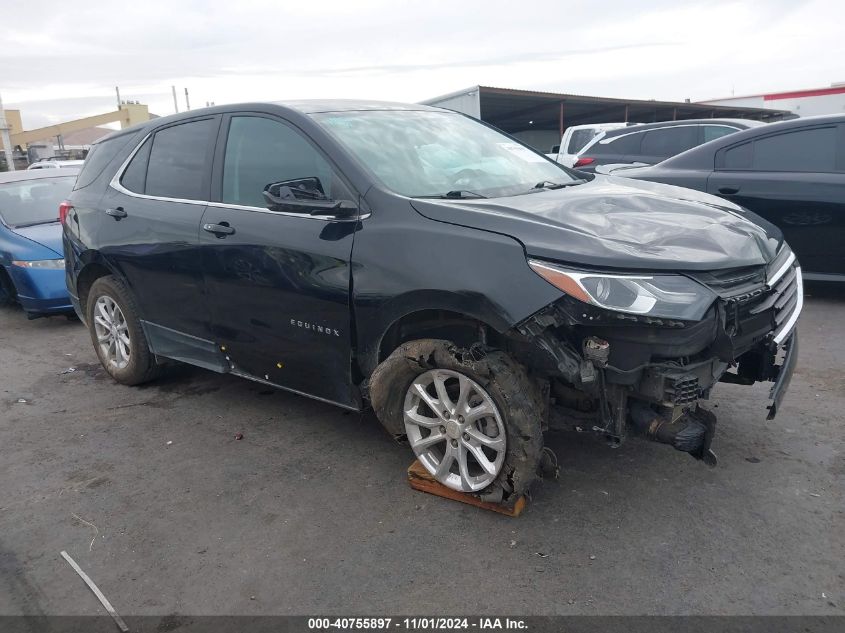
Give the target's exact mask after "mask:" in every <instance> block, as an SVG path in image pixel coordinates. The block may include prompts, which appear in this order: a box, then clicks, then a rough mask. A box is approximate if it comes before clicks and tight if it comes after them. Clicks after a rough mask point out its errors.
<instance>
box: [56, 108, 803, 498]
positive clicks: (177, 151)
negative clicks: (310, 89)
mask: <svg viewBox="0 0 845 633" xmlns="http://www.w3.org/2000/svg"><path fill="white" fill-rule="evenodd" d="M66 207H69V210H68V212H67V214H66V216H65V217H64V247H65V253H66V261H67V264H66V266H67V283H68V288H69V289H70V292H71V295H72V300H73V302H74V305H75V307H76V309H77V311H78V312H79V315H80V317H81V318H82V319H83V320H84V321H85V323H86V324H87V325H88V327H89V329H90V333H91V339H92V341H93V344H94V348H95V349H96V352H97V354H98V356H99V358H100V360H101V361H102V363H103V366H104V367H105V368H106V370H107V371H108V372H109V373H110V374H111V376H113V377H114V379H115V380H117V381H118V382H121V383H124V384H138V383H142V382H144V381H148V380H150V379H152V378H154V377H155V376H157V375H158V373H159V371H160V368H161V366H162V364H163V363H166V362H167V360H168V359H175V360H178V361H183V362H187V363H191V364H194V365H198V366H200V367H205V368H208V369H211V370H214V371H218V372H228V373H233V374H236V375H238V376H243V377H245V378H249V379H251V380H255V381H258V382H261V383H265V384H268V385H273V386H275V387H280V388H283V389H287V390H290V391H293V392H295V393H299V394H303V395H307V396H310V397H313V398H317V399H319V400H323V401H326V402H331V403H334V404H337V405H339V406H341V407H345V408H348V409H354V410H360V409H362V408H364V407H365V406H368V405H371V406H372V407H373V408H374V410H375V413H376V414H377V415H378V417H379V419H380V420H381V422H382V424H383V425H384V426H385V427H386V428H387V430H388V431H389V432H390V433H391V434H393V435H394V436H396V437H397V438H400V439H407V441H408V442H409V443H410V445H411V447H412V449H413V451H414V453H415V454H416V455H417V457H418V458H419V460H420V461H421V462H422V464H423V465H424V466H425V467H426V468H427V469H428V470H429V471H430V472H431V473H432V474H433V475H434V477H436V478H437V479H438V480H439V481H441V482H442V483H443V484H445V485H446V486H449V487H451V488H454V489H456V490H462V491H467V492H473V493H478V494H482V493H483V495H484V496H485V498H487V499H497V500H504V501H505V502H508V501H511V500H513V499H514V498H515V497H516V495H518V494H519V493H521V492H523V491H524V490H525V489H526V487H527V486H528V485H529V484H530V483H531V481H532V480H533V479H534V478H535V474H536V472H537V469H538V467H539V466H541V462H542V460H543V455H544V454H545V453H544V452H543V435H542V434H543V431H545V430H546V429H548V428H549V427H550V426H556V427H557V426H561V425H568V426H577V427H579V428H586V429H593V430H595V431H597V432H598V433H599V434H600V435H601V436H604V437H607V438H610V439H611V441H612V442H616V443H618V442H621V441H622V440H623V439H624V438H625V437H626V435H627V434H629V433H635V434H639V435H641V436H643V437H647V438H650V439H652V440H656V441H659V442H664V443H667V444H670V445H672V446H674V447H675V448H677V449H679V450H682V451H686V452H688V453H691V454H692V455H693V456H695V457H697V458H699V459H702V460H704V461H705V462H707V463H713V462H714V455H713V453H712V451H711V450H710V442H711V440H712V438H713V432H714V430H715V417H714V416H713V415H712V414H710V413H709V412H707V411H705V410H704V409H703V408H702V407H700V406H699V399H700V398H706V397H707V395H708V394H709V393H710V390H711V389H712V388H713V386H714V384H715V383H716V381H718V380H722V381H726V382H733V383H740V384H752V383H754V382H755V381H774V382H775V385H774V386H773V388H772V394H771V395H772V398H773V401H774V402H773V404H772V405H771V406H770V416H772V415H774V414H775V412H776V410H777V407H778V405H779V403H780V400H781V398H782V397H783V394H784V392H785V389H786V387H787V384H788V382H789V378H790V376H791V374H792V370H793V366H794V363H795V358H796V336H795V334H794V326H795V322H796V320H797V318H798V315H799V313H800V311H801V305H802V294H801V271H800V268H799V267H798V264H797V262H796V261H795V257H794V256H793V255H792V253H791V251H790V250H789V247H788V246H787V245H786V244H785V243H784V242H783V239H782V237H781V234H780V233H779V232H778V230H777V229H775V228H774V227H771V226H770V225H768V224H765V223H764V224H760V223H758V218H757V217H756V216H754V215H752V214H749V213H747V212H745V211H744V210H743V209H741V208H739V207H737V206H735V205H733V204H731V203H729V202H725V201H724V200H720V199H718V198H715V197H712V196H709V195H707V194H703V193H699V192H694V191H690V190H685V189H679V188H676V187H670V186H666V185H660V184H655V183H647V182H637V181H633V180H630V181H629V180H620V179H616V178H609V177H605V176H587V177H585V178H582V177H578V176H577V175H576V174H575V173H573V172H571V171H568V170H566V169H564V168H562V167H561V166H560V165H558V164H556V163H554V162H552V161H550V160H548V159H547V158H546V157H544V156H543V155H541V154H538V153H536V152H535V151H533V150H532V149H530V148H528V147H527V146H525V145H523V144H521V143H519V142H518V141H516V140H514V139H513V138H510V137H508V136H505V135H504V134H502V133H500V132H498V131H496V130H495V129H493V128H491V127H489V126H486V125H485V124H483V123H480V122H478V121H476V120H474V119H471V118H468V117H465V116H463V115H460V114H457V113H454V112H449V111H445V110H440V109H436V108H430V107H425V106H406V105H400V104H389V103H369V102H346V101H314V102H294V103H286V104H247V105H236V106H226V107H215V108H210V109H205V110H199V111H192V112H188V113H184V114H180V115H176V116H172V117H165V118H159V119H155V120H154V121H150V122H149V123H145V124H143V125H142V126H139V127H135V128H131V129H128V130H125V131H122V132H119V133H116V134H114V135H112V136H110V137H108V138H106V139H105V140H103V141H101V142H99V143H97V144H96V145H94V146H93V148H92V150H91V153H90V154H89V156H88V158H87V160H86V163H85V166H84V167H83V170H82V172H81V174H80V176H79V180H78V183H77V185H76V189H75V190H74V192H73V194H72V197H71V199H70V201H68V203H67V204H66ZM784 351H785V354H784V353H783V352H784Z"/></svg>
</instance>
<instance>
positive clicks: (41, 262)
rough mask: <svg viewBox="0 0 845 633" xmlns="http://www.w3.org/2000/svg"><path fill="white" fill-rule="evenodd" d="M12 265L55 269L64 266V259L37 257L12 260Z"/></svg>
mask: <svg viewBox="0 0 845 633" xmlns="http://www.w3.org/2000/svg"><path fill="white" fill-rule="evenodd" d="M12 265H13V266H20V267H21V268H39V269H42V270H43V269H45V268H46V269H49V270H57V269H59V268H62V269H63V268H64V267H65V260H63V259H38V260H35V261H31V262H24V261H19V260H16V261H13V262H12Z"/></svg>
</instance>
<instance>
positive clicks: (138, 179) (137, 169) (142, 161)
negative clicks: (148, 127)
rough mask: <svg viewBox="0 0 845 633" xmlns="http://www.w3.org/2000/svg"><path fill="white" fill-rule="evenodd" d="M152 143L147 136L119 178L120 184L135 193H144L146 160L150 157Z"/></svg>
mask: <svg viewBox="0 0 845 633" xmlns="http://www.w3.org/2000/svg"><path fill="white" fill-rule="evenodd" d="M152 145H153V140H152V138H148V139H147V140H146V141H144V144H143V145H141V149H139V150H138V151H137V152H135V156H133V157H132V160H131V162H130V163H129V165H128V166H127V167H126V171H124V172H123V177H122V178H121V179H120V184H121V185H123V186H124V187H126V188H127V189H129V191H134V192H135V193H144V187H145V185H146V182H147V162H148V160H149V158H150V148H151V147H152Z"/></svg>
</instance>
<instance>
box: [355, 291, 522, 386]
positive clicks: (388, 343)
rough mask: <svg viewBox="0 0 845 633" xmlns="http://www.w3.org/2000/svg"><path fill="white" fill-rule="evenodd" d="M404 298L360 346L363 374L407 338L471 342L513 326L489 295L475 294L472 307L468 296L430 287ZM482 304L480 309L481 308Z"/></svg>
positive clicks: (370, 371) (372, 368)
mask: <svg viewBox="0 0 845 633" xmlns="http://www.w3.org/2000/svg"><path fill="white" fill-rule="evenodd" d="M413 294H414V295H416V296H414V297H412V298H410V300H408V298H404V299H403V300H402V301H401V303H402V305H403V306H404V309H401V310H395V311H391V310H389V309H387V310H385V311H384V312H386V313H387V315H388V316H387V317H385V318H383V320H382V325H381V327H380V328H379V332H378V334H377V335H376V336H374V337H372V339H371V340H370V341H367V342H365V343H364V344H363V345H361V346H360V347H359V349H360V350H361V352H360V354H359V365H360V369H361V371H362V372H363V374H364V376H369V375H370V374H371V373H372V372H373V370H374V369H375V368H376V366H377V365H378V364H379V363H380V362H382V361H383V360H384V359H386V358H387V357H388V356H390V354H391V353H392V352H393V351H394V350H395V349H396V348H397V347H399V346H400V345H401V344H402V343H405V342H407V341H411V340H415V339H421V338H440V339H445V340H449V341H452V342H454V343H456V344H458V345H463V346H467V347H468V346H469V345H471V344H472V343H474V342H476V341H479V340H483V337H485V336H487V335H488V334H491V333H492V334H493V335H494V336H495V335H496V334H501V333H504V332H506V331H507V330H508V329H510V328H511V327H512V325H513V324H511V323H508V322H507V321H506V320H505V318H504V317H503V316H502V315H501V314H499V313H498V312H497V311H496V310H495V308H494V306H492V305H489V302H488V301H487V299H486V298H483V297H474V298H473V301H472V304H473V305H474V306H475V308H476V309H471V308H470V307H469V306H468V305H467V304H468V303H469V302H468V301H467V298H466V297H453V296H450V293H436V296H432V294H433V293H431V292H430V291H423V292H418V293H413ZM478 308H481V309H478Z"/></svg>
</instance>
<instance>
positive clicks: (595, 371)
mask: <svg viewBox="0 0 845 633" xmlns="http://www.w3.org/2000/svg"><path fill="white" fill-rule="evenodd" d="M793 259H794V258H793ZM788 263H789V264H790V265H789V266H787V267H786V268H784V267H783V266H782V265H781V264H779V265H778V266H779V268H780V270H779V271H778V274H772V275H768V277H769V278H768V280H767V279H766V276H767V271H762V272H761V273H760V275H762V282H761V281H760V279H759V278H758V279H756V283H755V279H754V278H751V276H750V275H751V273H749V272H748V271H744V272H743V273H742V276H741V279H740V282H738V283H733V282H734V280H733V279H728V280H727V281H725V280H724V279H720V280H719V281H720V282H722V283H723V287H718V285H717V283H716V282H714V281H712V280H710V281H711V283H712V286H711V287H713V286H715V288H714V289H715V290H716V291H717V292H718V293H719V297H720V299H719V301H717V302H716V303H715V304H714V305H713V306H712V308H711V309H710V311H709V312H708V313H707V315H706V316H705V318H704V319H702V320H701V321H698V322H680V321H672V320H666V319H654V318H642V317H632V316H631V315H623V314H618V313H613V312H610V311H608V310H603V309H600V308H597V307H594V306H590V305H587V304H584V303H582V302H580V301H577V300H575V299H573V298H571V297H568V296H565V297H563V298H562V299H561V300H559V301H558V302H556V303H555V304H553V305H551V306H549V307H548V308H546V309H545V310H541V311H540V312H539V313H537V314H535V315H533V316H532V317H531V318H530V319H528V320H526V321H525V322H523V323H522V324H520V326H519V327H518V330H517V332H518V338H519V339H520V340H521V341H523V342H524V343H526V344H527V345H528V346H529V347H533V349H534V350H536V351H537V352H536V353H534V354H533V355H532V354H530V353H529V354H528V355H529V358H526V359H524V362H525V363H526V364H527V365H528V366H529V367H531V368H532V369H534V370H535V371H537V372H538V373H541V374H545V375H546V377H547V378H548V380H549V393H550V400H551V402H550V404H551V406H550V416H549V426H551V427H561V426H564V427H567V428H573V427H574V428H576V429H577V430H592V431H594V432H597V433H600V434H602V435H604V436H605V437H606V438H607V439H608V440H609V441H610V442H611V443H612V444H614V445H618V444H619V443H621V442H622V441H624V439H625V438H626V436H627V435H628V433H629V432H633V433H634V434H635V435H638V436H641V437H645V438H647V439H651V440H654V441H658V442H661V443H665V444H669V445H672V446H674V447H675V448H676V449H678V450H681V451H684V452H687V453H690V454H691V455H693V456H694V457H696V458H698V459H701V460H703V461H704V462H705V463H708V464H715V455H714V454H713V452H712V450H711V443H712V441H713V436H714V434H715V426H716V419H715V416H713V415H712V413H709V412H708V411H706V410H705V409H703V408H702V407H701V406H700V402H701V400H706V399H707V398H709V395H710V392H711V390H712V388H713V387H714V386H715V385H716V383H718V382H731V383H735V384H743V385H751V384H754V383H756V382H766V381H771V382H773V383H774V384H773V386H772V388H771V390H770V394H769V396H770V399H771V403H770V404H769V406H768V410H769V411H768V419H772V418H774V416H775V415H776V414H777V412H778V411H779V409H780V407H781V404H782V402H783V399H784V396H785V394H786V391H787V389H788V387H789V383H790V380H791V377H792V374H793V372H794V370H795V365H796V361H797V355H798V337H797V334H796V332H795V324H796V321H797V319H798V315H799V314H800V311H801V306H802V297H801V293H802V291H803V288H802V284H801V271H800V268H798V266H797V264H793V263H792V260H790V261H789V262H788ZM711 277H714V278H715V275H712V276H711ZM728 282H731V283H728Z"/></svg>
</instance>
